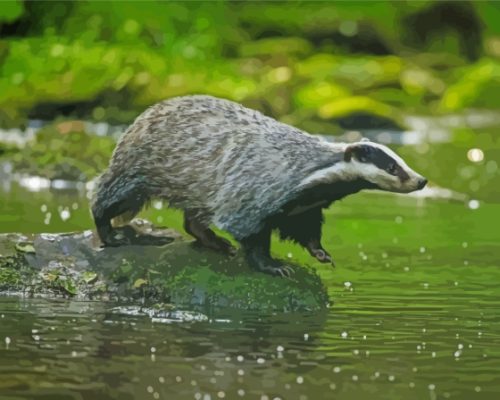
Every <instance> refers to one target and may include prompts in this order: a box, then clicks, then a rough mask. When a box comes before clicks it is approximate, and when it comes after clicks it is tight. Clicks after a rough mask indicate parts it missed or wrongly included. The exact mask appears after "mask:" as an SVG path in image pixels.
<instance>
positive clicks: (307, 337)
mask: <svg viewBox="0 0 500 400" xmlns="http://www.w3.org/2000/svg"><path fill="white" fill-rule="evenodd" d="M304 340H305V341H308V340H309V334H308V333H304Z"/></svg>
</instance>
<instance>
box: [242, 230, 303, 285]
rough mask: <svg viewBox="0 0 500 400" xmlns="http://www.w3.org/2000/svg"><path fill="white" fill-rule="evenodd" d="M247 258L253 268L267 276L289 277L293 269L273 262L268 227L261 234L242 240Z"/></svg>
mask: <svg viewBox="0 0 500 400" xmlns="http://www.w3.org/2000/svg"><path fill="white" fill-rule="evenodd" d="M241 245H242V246H243V250H244V252H245V258H246V260H247V262H248V264H249V265H250V267H251V268H254V269H256V270H257V271H260V272H264V273H266V274H271V275H276V276H283V277H289V276H290V275H291V274H292V273H293V269H292V268H291V267H289V266H288V265H283V264H281V263H280V262H279V261H276V260H273V259H272V258H271V256H270V254H269V251H270V246H271V228H269V227H266V228H264V229H263V230H261V231H260V232H258V233H256V234H254V235H251V236H248V237H246V238H244V239H242V240H241Z"/></svg>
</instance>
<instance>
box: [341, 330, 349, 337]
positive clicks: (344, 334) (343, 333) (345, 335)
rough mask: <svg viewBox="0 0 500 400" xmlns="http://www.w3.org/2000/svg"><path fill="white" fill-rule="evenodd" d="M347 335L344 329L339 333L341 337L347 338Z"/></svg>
mask: <svg viewBox="0 0 500 400" xmlns="http://www.w3.org/2000/svg"><path fill="white" fill-rule="evenodd" d="M348 335H349V334H348V333H347V332H345V331H344V332H342V333H341V334H340V336H342V338H343V339H345V338H347V336H348Z"/></svg>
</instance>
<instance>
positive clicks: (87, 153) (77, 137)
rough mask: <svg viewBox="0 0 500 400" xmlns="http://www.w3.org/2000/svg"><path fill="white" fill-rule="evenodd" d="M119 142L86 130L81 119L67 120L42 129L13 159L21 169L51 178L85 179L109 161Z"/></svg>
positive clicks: (101, 168)
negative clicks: (116, 142) (116, 143)
mask: <svg viewBox="0 0 500 400" xmlns="http://www.w3.org/2000/svg"><path fill="white" fill-rule="evenodd" d="M114 146H115V142H114V140H113V139H111V138H110V137H101V136H96V135H92V134H89V133H87V132H85V126H84V124H83V123H82V122H80V121H65V122H60V123H55V124H52V125H48V126H46V127H45V128H43V129H41V130H40V131H39V132H38V133H37V135H36V136H35V139H34V140H33V141H32V142H31V143H29V144H28V145H27V146H25V148H24V149H23V150H22V151H20V152H19V153H16V154H15V155H14V156H13V158H12V160H13V161H14V164H15V166H16V168H17V169H18V170H19V171H24V172H28V173H31V174H36V175H41V176H45V177H48V178H50V179H69V180H81V181H85V180H88V179H90V178H92V177H94V176H95V175H96V174H97V173H98V172H100V171H102V170H103V169H104V168H105V167H106V166H107V164H108V162H109V157H110V156H111V153H112V151H113V148H114Z"/></svg>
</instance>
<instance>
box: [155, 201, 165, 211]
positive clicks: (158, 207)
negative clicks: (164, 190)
mask: <svg viewBox="0 0 500 400" xmlns="http://www.w3.org/2000/svg"><path fill="white" fill-rule="evenodd" d="M153 207H154V208H156V209H157V210H161V209H162V207H163V202H162V201H161V200H156V201H154V202H153Z"/></svg>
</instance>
